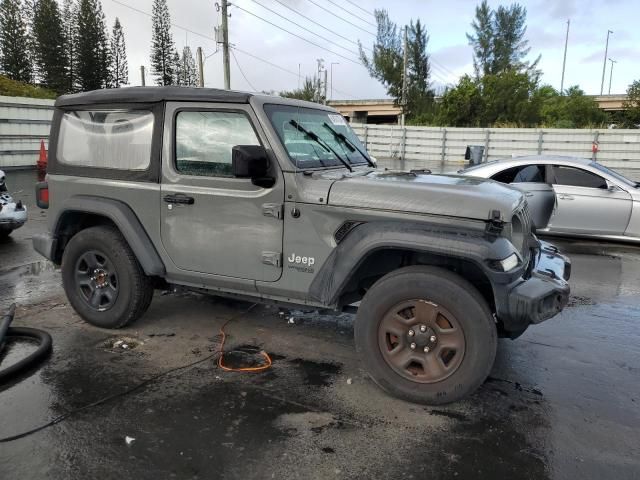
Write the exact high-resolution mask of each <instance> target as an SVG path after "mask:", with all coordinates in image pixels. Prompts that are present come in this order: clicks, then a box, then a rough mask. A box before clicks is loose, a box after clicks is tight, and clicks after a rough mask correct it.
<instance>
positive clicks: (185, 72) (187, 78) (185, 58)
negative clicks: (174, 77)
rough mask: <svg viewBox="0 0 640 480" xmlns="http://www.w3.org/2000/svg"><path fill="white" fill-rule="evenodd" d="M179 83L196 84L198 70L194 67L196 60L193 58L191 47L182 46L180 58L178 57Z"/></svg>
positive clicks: (187, 85) (194, 85)
mask: <svg viewBox="0 0 640 480" xmlns="http://www.w3.org/2000/svg"><path fill="white" fill-rule="evenodd" d="M179 85H183V86H185V87H197V86H198V71H197V69H196V61H195V59H194V58H193V53H192V51H191V47H188V46H187V47H184V49H183V50H182V58H181V59H180V82H179Z"/></svg>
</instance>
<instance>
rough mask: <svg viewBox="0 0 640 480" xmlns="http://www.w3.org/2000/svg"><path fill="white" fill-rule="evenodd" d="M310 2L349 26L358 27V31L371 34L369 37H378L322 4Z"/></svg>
mask: <svg viewBox="0 0 640 480" xmlns="http://www.w3.org/2000/svg"><path fill="white" fill-rule="evenodd" d="M308 2H309V3H313V4H314V5H315V6H316V7H318V8H320V9H322V10H324V11H325V12H328V13H330V14H331V15H333V16H334V17H336V18H339V19H340V20H342V21H343V22H346V23H348V24H349V25H351V26H353V27H356V28H357V29H359V30H362V31H363V32H364V33H368V34H369V35H371V36H372V37H375V36H376V34H375V33H372V32H370V31H369V30H367V29H366V28H362V27H361V26H359V25H356V24H355V23H353V22H350V21H349V20H347V19H346V18H344V17H341V16H340V15H338V14H336V13H335V12H332V11H331V10H329V9H328V8H325V7H323V6H322V5H320V4H318V3H316V2H315V1H314V0H308Z"/></svg>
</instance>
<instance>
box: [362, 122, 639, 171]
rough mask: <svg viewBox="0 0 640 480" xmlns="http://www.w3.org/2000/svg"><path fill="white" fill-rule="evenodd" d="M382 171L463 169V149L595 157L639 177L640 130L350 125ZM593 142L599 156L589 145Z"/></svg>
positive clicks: (495, 154)
mask: <svg viewBox="0 0 640 480" xmlns="http://www.w3.org/2000/svg"><path fill="white" fill-rule="evenodd" d="M352 127H353V129H354V130H355V132H356V133H357V134H358V136H359V137H360V139H361V140H362V141H363V142H364V143H366V146H367V149H368V151H369V152H370V153H371V154H372V155H373V156H375V157H376V158H377V159H378V161H379V164H380V165H381V166H383V167H388V168H394V169H402V170H409V169H412V168H429V169H431V170H433V171H443V170H444V171H449V170H454V169H456V168H462V167H463V166H465V165H466V161H465V160H464V154H465V150H466V147H467V145H481V146H483V147H485V151H484V155H485V157H484V160H485V161H491V160H497V159H500V158H507V157H512V156H522V155H536V154H541V155H568V156H577V157H583V158H594V159H596V160H598V161H599V162H601V163H603V164H604V165H606V166H608V167H611V168H614V169H617V170H620V171H623V172H630V171H631V172H634V173H636V174H637V175H636V177H638V176H640V130H607V129H598V130H588V129H571V130H570V129H537V128H437V127H405V128H402V127H399V126H395V125H362V124H355V123H354V124H352ZM594 142H597V145H598V152H597V153H595V154H594V153H593V152H592V147H593V144H594Z"/></svg>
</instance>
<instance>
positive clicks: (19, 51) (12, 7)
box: [0, 0, 33, 83]
mask: <svg viewBox="0 0 640 480" xmlns="http://www.w3.org/2000/svg"><path fill="white" fill-rule="evenodd" d="M0 71H2V72H3V73H4V75H6V76H7V77H9V78H11V79H12V80H17V81H19V82H26V83H28V82H31V80H32V76H33V75H32V74H33V72H32V71H31V62H30V59H29V51H28V36H27V26H26V24H25V22H24V19H23V17H22V8H21V4H20V0H2V3H0Z"/></svg>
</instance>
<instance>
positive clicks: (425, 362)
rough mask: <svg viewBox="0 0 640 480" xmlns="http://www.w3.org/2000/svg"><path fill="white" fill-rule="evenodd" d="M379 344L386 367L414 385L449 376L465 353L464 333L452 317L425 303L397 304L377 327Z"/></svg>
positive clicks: (432, 381) (430, 303)
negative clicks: (414, 383)
mask: <svg viewBox="0 0 640 480" xmlns="http://www.w3.org/2000/svg"><path fill="white" fill-rule="evenodd" d="M378 345H379V347H380V352H381V353H382V357H383V358H384V360H385V361H386V362H387V364H388V365H389V366H390V367H391V368H392V369H393V370H394V371H395V372H396V373H397V374H399V375H401V376H402V377H404V378H406V379H408V380H411V381H412V382H417V383H436V382H440V381H442V380H444V379H445V378H447V377H449V376H450V375H452V374H453V373H454V372H455V371H456V370H457V369H458V367H459V366H460V364H461V363H462V359H463V357H464V353H465V338H464V332H463V331H462V328H461V326H460V323H459V322H458V320H457V319H456V317H455V316H453V315H452V314H451V312H449V311H448V310H447V309H445V308H444V307H442V306H441V305H436V304H435V303H433V302H429V301H427V300H407V301H403V302H401V303H398V304H396V305H395V306H394V307H392V308H391V309H390V310H389V311H388V312H387V313H386V314H385V315H384V317H383V318H382V320H381V321H380V324H379V327H378Z"/></svg>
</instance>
